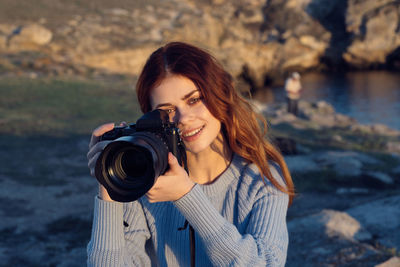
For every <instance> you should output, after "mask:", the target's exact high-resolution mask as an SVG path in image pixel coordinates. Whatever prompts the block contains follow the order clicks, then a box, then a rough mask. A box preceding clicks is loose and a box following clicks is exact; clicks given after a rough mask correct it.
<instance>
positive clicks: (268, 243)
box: [87, 155, 288, 267]
mask: <svg viewBox="0 0 400 267" xmlns="http://www.w3.org/2000/svg"><path fill="white" fill-rule="evenodd" d="M270 165H271V172H272V174H273V176H274V177H275V178H276V179H277V180H278V181H280V182H281V183H282V184H283V179H282V176H281V173H280V171H279V168H278V167H277V165H276V164H273V163H271V164H270ZM265 182H266V183H264V182H263V181H262V178H261V176H260V173H259V171H258V169H257V167H256V166H255V165H254V164H247V163H246V162H245V161H244V159H243V158H241V157H240V156H238V155H234V157H233V160H232V162H231V164H230V165H229V167H228V168H227V169H226V170H225V172H224V173H223V174H221V176H220V177H219V178H218V179H217V180H216V181H215V182H214V183H212V184H210V185H198V184H197V185H195V186H194V187H193V188H192V190H191V191H190V192H189V193H187V194H186V195H185V196H183V197H182V198H181V199H179V200H177V201H175V202H161V203H149V202H148V201H147V198H146V197H142V198H141V199H139V200H138V201H134V202H130V203H123V204H122V203H118V202H106V201H102V200H100V199H99V198H97V197H96V198H95V207H94V218H93V227H92V237H91V240H90V242H89V244H88V247H87V252H88V266H190V243H189V227H186V228H185V229H183V230H179V228H182V227H183V226H184V225H185V221H186V220H187V221H188V223H189V224H190V225H191V226H192V227H193V228H194V230H195V241H196V243H195V246H196V253H195V254H196V266H198V267H200V266H252V267H253V266H284V265H285V261H286V253H287V247H288V232H287V226H286V212H287V206H288V196H287V195H286V194H284V193H282V192H280V191H279V190H277V189H276V188H275V187H274V186H273V185H272V184H271V183H269V181H268V180H267V179H265ZM124 222H125V223H124Z"/></svg>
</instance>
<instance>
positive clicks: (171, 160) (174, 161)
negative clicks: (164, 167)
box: [168, 152, 180, 170]
mask: <svg viewBox="0 0 400 267" xmlns="http://www.w3.org/2000/svg"><path fill="white" fill-rule="evenodd" d="M168 164H169V167H170V168H171V169H173V170H174V169H176V168H177V167H180V165H179V163H178V159H177V158H176V157H175V156H174V154H172V153H171V152H168Z"/></svg>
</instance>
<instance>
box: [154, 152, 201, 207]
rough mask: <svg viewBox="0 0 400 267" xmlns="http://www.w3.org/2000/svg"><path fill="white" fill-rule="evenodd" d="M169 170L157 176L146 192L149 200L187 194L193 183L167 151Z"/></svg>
mask: <svg viewBox="0 0 400 267" xmlns="http://www.w3.org/2000/svg"><path fill="white" fill-rule="evenodd" d="M168 164H169V170H168V171H167V172H166V173H164V175H161V176H159V177H158V178H157V180H156V182H155V183H154V185H153V187H152V188H151V189H150V190H149V191H148V192H147V193H146V195H147V199H148V200H149V202H151V203H154V202H163V201H175V200H178V199H180V198H181V197H183V196H184V195H185V194H187V193H188V192H189V191H190V190H191V189H192V188H193V186H194V185H195V183H194V182H193V181H192V180H191V179H190V178H189V175H188V174H187V172H186V171H185V169H184V168H183V167H182V166H180V165H179V163H178V160H177V159H176V157H175V156H174V155H173V154H172V153H171V152H169V153H168Z"/></svg>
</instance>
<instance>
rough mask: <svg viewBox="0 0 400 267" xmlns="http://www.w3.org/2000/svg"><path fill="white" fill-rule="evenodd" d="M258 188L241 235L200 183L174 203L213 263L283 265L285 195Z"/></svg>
mask: <svg viewBox="0 0 400 267" xmlns="http://www.w3.org/2000/svg"><path fill="white" fill-rule="evenodd" d="M266 191H267V190H261V192H260V196H258V199H257V200H256V201H255V202H254V203H253V206H252V207H249V208H250V209H251V212H250V213H249V220H248V226H247V228H246V230H245V233H243V234H240V233H239V231H238V229H237V228H236V226H235V225H233V224H232V223H230V222H228V221H227V220H226V219H225V218H224V217H223V216H222V215H221V214H220V213H219V212H218V211H217V210H216V208H215V207H214V206H213V205H212V203H211V202H210V200H209V199H208V197H207V196H206V195H205V193H204V192H203V190H202V189H201V187H200V186H199V185H196V186H195V187H193V189H192V190H191V191H190V192H189V193H188V194H186V195H185V196H184V197H182V198H181V199H179V200H178V201H175V206H176V207H177V208H178V209H179V211H180V212H181V213H182V215H183V216H184V217H185V218H186V219H187V220H188V222H189V223H190V224H191V225H192V226H193V228H194V230H195V231H196V233H197V234H198V235H199V236H200V237H201V240H202V242H203V244H204V246H205V249H206V252H207V255H208V256H209V258H210V261H211V262H212V264H213V265H214V266H284V264H285V261H286V253H287V246H288V232H287V227H286V211H287V205H288V197H287V195H286V194H284V193H282V192H280V191H278V190H270V192H268V193H266Z"/></svg>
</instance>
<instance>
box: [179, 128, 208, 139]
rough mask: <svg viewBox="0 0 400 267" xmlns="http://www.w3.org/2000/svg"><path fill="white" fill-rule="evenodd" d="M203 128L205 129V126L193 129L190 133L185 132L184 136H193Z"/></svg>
mask: <svg viewBox="0 0 400 267" xmlns="http://www.w3.org/2000/svg"><path fill="white" fill-rule="evenodd" d="M202 129H203V127H201V128H199V129H197V130H193V131H191V132H188V133H186V134H184V135H183V136H184V137H190V136H193V135H195V134H197V133H198V132H200V131H201V130H202Z"/></svg>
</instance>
